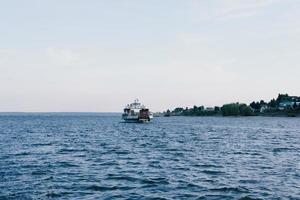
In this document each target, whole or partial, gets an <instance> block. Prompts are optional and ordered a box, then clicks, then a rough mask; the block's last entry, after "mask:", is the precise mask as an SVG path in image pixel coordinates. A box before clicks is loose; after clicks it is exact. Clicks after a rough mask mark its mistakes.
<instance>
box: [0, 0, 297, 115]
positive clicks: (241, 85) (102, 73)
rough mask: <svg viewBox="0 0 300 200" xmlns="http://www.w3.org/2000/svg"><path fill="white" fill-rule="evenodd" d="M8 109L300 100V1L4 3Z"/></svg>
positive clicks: (2, 86) (0, 52) (2, 79)
mask: <svg viewBox="0 0 300 200" xmlns="http://www.w3.org/2000/svg"><path fill="white" fill-rule="evenodd" d="M0 3H1V4H0V5H1V6H0V70H1V73H0V93H1V97H0V111H34V112H36V111H93V112H99V111H103V112H107V111H121V110H122V108H123V106H124V105H125V104H127V103H129V102H130V101H131V100H133V99H134V98H136V97H138V98H140V99H141V101H143V102H144V103H145V104H147V105H149V106H150V108H152V110H154V111H160V110H165V109H167V108H174V107H176V106H193V105H205V106H212V105H222V104H223V103H230V102H236V101H240V102H246V103H250V102H251V101H253V100H259V99H265V100H269V99H270V98H272V97H275V96H277V94H278V93H280V92H281V93H282V92H287V93H289V94H292V95H300V84H299V83H300V81H299V77H300V66H299V63H300V62H299V60H300V12H299V10H300V1H299V0H180V1H179V0H164V1H161V0H147V1H146V0H115V1H111V0H106V1H101V0H85V1H83V0H81V1H79V0H27V1H20V0H19V1H16V0H10V1H4V0H0Z"/></svg>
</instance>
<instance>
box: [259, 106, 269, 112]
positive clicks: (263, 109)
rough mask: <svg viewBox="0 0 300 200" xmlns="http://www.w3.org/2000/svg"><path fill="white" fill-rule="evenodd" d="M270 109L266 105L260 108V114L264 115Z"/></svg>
mask: <svg viewBox="0 0 300 200" xmlns="http://www.w3.org/2000/svg"><path fill="white" fill-rule="evenodd" d="M268 108H269V106H268V105H267V104H265V105H262V106H261V107H260V110H259V111H260V112H261V113H263V112H265V110H267V109H268Z"/></svg>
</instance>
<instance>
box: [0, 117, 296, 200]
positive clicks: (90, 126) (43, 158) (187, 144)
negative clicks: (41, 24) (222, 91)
mask: <svg viewBox="0 0 300 200" xmlns="http://www.w3.org/2000/svg"><path fill="white" fill-rule="evenodd" d="M0 199H1V200H2V199H25V200H26V199H225V200H226V199H241V200H251V199H300V118H275V117H274V118H271V117H270V118H269V117H237V118H234V117H228V118H226V117H224V118H223V117H170V118H155V119H154V121H153V122H151V123H148V124H133V123H122V121H121V119H120V116H119V115H104V114H84V113H82V114H78V113H77V114H76V113H74V114H64V113H60V114H51V113H44V114H1V115H0Z"/></svg>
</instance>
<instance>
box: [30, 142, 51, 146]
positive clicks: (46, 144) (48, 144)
mask: <svg viewBox="0 0 300 200" xmlns="http://www.w3.org/2000/svg"><path fill="white" fill-rule="evenodd" d="M51 145H52V143H34V144H32V145H31V146H34V147H40V146H51Z"/></svg>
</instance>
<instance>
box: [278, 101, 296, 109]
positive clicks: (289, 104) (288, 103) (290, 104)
mask: <svg viewBox="0 0 300 200" xmlns="http://www.w3.org/2000/svg"><path fill="white" fill-rule="evenodd" d="M294 104H295V102H293V101H284V102H280V103H279V106H278V109H279V110H286V109H291V108H293V106H294Z"/></svg>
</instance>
